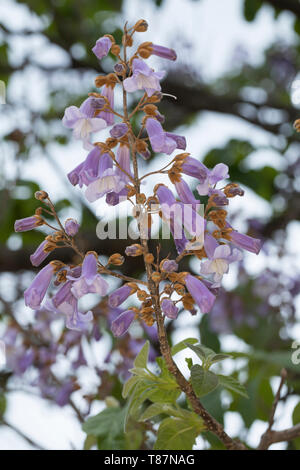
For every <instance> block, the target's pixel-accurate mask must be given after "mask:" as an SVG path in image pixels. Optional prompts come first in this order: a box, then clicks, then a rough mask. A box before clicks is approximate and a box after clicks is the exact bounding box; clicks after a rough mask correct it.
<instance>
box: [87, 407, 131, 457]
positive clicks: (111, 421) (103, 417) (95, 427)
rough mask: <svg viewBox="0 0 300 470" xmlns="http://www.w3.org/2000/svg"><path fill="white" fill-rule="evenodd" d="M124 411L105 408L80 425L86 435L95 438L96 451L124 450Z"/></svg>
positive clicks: (117, 408)
mask: <svg viewBox="0 0 300 470" xmlns="http://www.w3.org/2000/svg"><path fill="white" fill-rule="evenodd" d="M124 417H125V409H122V408H120V407H113V408H106V409H105V410H103V411H101V413H99V414H98V415H96V416H93V417H91V418H89V419H88V420H87V421H85V423H83V425H82V429H83V430H84V431H85V432H86V433H87V434H88V435H92V436H95V437H97V438H98V439H97V443H98V449H101V450H118V449H121V450H123V449H125V447H126V446H125V434H124Z"/></svg>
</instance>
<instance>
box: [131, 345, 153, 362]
mask: <svg viewBox="0 0 300 470" xmlns="http://www.w3.org/2000/svg"><path fill="white" fill-rule="evenodd" d="M149 346H150V343H149V341H146V342H145V344H144V346H143V347H142V349H141V350H140V352H139V353H138V355H137V356H136V358H135V361H134V363H133V365H134V367H138V368H143V369H145V368H146V367H147V364H148V355H149Z"/></svg>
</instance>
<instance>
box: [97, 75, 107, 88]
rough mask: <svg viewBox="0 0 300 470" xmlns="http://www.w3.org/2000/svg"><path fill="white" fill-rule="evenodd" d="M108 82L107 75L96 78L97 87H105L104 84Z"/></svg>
mask: <svg viewBox="0 0 300 470" xmlns="http://www.w3.org/2000/svg"><path fill="white" fill-rule="evenodd" d="M106 82H107V75H98V76H97V77H96V78H95V86H96V87H97V88H101V87H103V85H106Z"/></svg>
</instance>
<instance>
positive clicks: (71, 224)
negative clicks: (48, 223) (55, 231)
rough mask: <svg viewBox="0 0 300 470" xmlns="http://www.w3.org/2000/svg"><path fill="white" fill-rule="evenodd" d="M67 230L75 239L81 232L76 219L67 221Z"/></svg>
mask: <svg viewBox="0 0 300 470" xmlns="http://www.w3.org/2000/svg"><path fill="white" fill-rule="evenodd" d="M65 230H66V232H67V234H68V235H69V236H70V237H74V236H75V235H76V233H77V232H78V230H79V223H78V222H77V220H75V219H67V220H66V221H65Z"/></svg>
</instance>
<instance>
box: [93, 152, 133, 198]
mask: <svg viewBox="0 0 300 470" xmlns="http://www.w3.org/2000/svg"><path fill="white" fill-rule="evenodd" d="M116 161H117V162H118V164H119V165H120V167H121V168H122V169H123V170H124V171H122V169H121V168H119V167H116V168H115V169H114V168H113V164H112V160H111V158H110V157H109V159H107V160H106V161H104V162H103V164H102V166H101V168H100V169H99V176H100V177H98V179H96V180H95V181H93V182H92V183H91V184H90V185H89V186H88V188H87V189H86V191H85V196H86V198H87V200H88V201H90V202H94V201H96V200H97V199H99V198H101V197H102V196H104V195H105V194H108V193H115V197H116V195H119V196H122V195H123V196H124V197H125V196H126V195H127V192H128V191H127V190H126V191H123V190H124V189H125V186H126V184H127V183H128V181H129V176H128V175H131V170H130V152H129V148H128V146H127V145H124V144H120V145H119V147H118V150H117V155H116Z"/></svg>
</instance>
